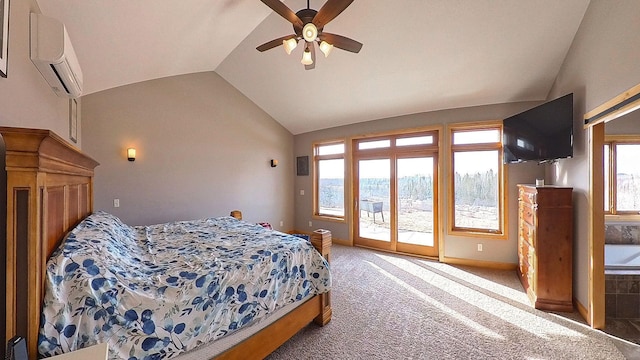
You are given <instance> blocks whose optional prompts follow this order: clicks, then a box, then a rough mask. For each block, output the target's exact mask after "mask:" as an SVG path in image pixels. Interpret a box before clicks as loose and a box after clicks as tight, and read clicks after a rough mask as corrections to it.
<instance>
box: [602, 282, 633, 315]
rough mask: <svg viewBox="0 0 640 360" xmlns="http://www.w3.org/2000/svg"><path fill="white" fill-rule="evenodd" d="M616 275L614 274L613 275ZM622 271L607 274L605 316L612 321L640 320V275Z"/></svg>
mask: <svg viewBox="0 0 640 360" xmlns="http://www.w3.org/2000/svg"><path fill="white" fill-rule="evenodd" d="M611 273H614V274H611ZM620 273H622V271H619V272H618V273H616V271H615V270H614V271H609V273H607V274H605V276H604V278H605V316H606V318H611V319H640V274H636V275H624V274H620Z"/></svg>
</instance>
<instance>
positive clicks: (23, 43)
mask: <svg viewBox="0 0 640 360" xmlns="http://www.w3.org/2000/svg"><path fill="white" fill-rule="evenodd" d="M31 12H36V13H39V12H40V10H39V9H38V5H37V4H36V2H35V1H32V0H21V1H20V0H18V1H11V3H10V9H9V13H10V16H9V56H8V69H7V73H8V76H7V78H6V79H5V78H0V126H16V127H28V128H38V129H49V130H53V131H54V132H55V133H56V134H58V135H60V136H61V137H63V138H64V139H68V138H69V100H68V99H66V98H60V97H57V96H56V95H55V94H54V92H53V90H51V88H50V87H49V85H48V84H47V82H46V81H45V80H44V78H43V77H42V75H40V73H39V72H38V70H37V69H36V67H35V65H33V63H32V62H31V60H30V58H29V13H31ZM71 40H72V41H73V39H71ZM81 65H82V64H81ZM78 132H79V137H80V134H81V129H80V128H79V129H78ZM76 145H78V146H79V145H80V139H79V141H78V144H76Z"/></svg>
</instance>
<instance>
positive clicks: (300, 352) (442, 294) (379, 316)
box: [268, 245, 625, 360]
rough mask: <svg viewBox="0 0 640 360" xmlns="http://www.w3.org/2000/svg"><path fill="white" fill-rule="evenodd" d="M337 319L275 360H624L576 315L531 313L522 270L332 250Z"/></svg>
mask: <svg viewBox="0 0 640 360" xmlns="http://www.w3.org/2000/svg"><path fill="white" fill-rule="evenodd" d="M331 268H332V274H333V290H332V295H331V298H332V307H333V317H332V320H331V322H330V323H329V324H327V325H326V326H324V327H320V326H317V325H315V324H311V325H309V326H307V327H306V328H304V329H303V330H301V331H300V332H299V333H298V334H297V335H296V336H294V337H293V338H292V339H291V340H289V341H288V342H287V343H285V344H284V345H282V346H281V347H280V348H279V349H278V350H276V351H275V352H274V353H273V354H271V355H270V356H269V357H268V359H270V360H278V359H530V360H537V359H554V360H558V359H625V356H624V355H623V354H622V353H621V352H620V351H619V350H618V348H617V347H616V345H615V344H614V341H615V340H612V338H610V337H609V336H608V335H607V334H605V333H603V332H600V331H598V330H593V329H591V328H589V327H588V326H586V325H584V323H581V322H580V321H579V320H572V318H573V319H577V316H576V314H575V313H574V314H562V315H558V314H553V313H548V312H543V311H539V310H536V309H534V308H533V307H532V306H531V305H530V303H529V300H528V298H527V296H526V294H525V293H524V291H523V289H522V286H521V285H520V283H519V280H518V278H517V275H516V273H515V271H502V270H490V269H479V268H473V267H463V266H451V265H447V264H442V263H439V262H435V261H429V260H424V259H419V258H414V257H408V256H401V255H395V254H389V253H384V252H377V251H373V250H368V249H362V248H357V247H346V246H339V245H335V246H333V248H332V258H331Z"/></svg>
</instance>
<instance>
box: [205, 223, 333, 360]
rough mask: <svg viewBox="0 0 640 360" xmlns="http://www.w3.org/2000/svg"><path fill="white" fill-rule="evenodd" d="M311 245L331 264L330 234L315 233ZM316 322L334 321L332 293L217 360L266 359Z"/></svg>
mask: <svg viewBox="0 0 640 360" xmlns="http://www.w3.org/2000/svg"><path fill="white" fill-rule="evenodd" d="M311 243H312V244H313V246H314V247H315V248H316V250H318V252H319V253H320V254H322V256H323V257H324V258H325V259H326V260H327V261H329V259H330V257H331V232H330V231H328V230H321V229H320V230H316V231H314V232H313V234H312V235H311ZM311 321H313V322H315V323H316V324H318V325H320V326H324V325H326V324H327V323H328V322H329V321H331V292H327V293H324V294H320V295H316V296H314V297H313V298H311V299H309V300H307V301H306V302H305V303H304V304H302V305H300V306H298V307H297V308H296V309H295V310H293V311H291V312H290V313H288V314H287V315H285V316H283V317H282V318H280V319H279V320H278V321H276V322H274V323H273V324H271V325H269V326H267V327H265V328H264V329H262V330H261V331H259V332H258V333H256V334H255V335H253V336H252V337H250V338H248V339H246V340H245V341H243V342H241V343H240V344H238V345H236V346H234V347H232V348H231V349H229V350H227V351H225V352H224V353H222V354H220V355H219V356H217V357H216V358H215V359H216V360H236V359H237V360H241V359H242V360H245V359H263V358H265V357H266V356H267V355H269V354H271V353H272V352H273V351H275V350H276V349H277V348H278V347H280V345H282V344H284V343H285V342H286V341H287V340H289V339H290V338H291V337H292V336H293V335H295V334H296V333H297V332H298V331H300V330H301V329H302V328H304V327H305V326H307V325H309V323H310V322H311Z"/></svg>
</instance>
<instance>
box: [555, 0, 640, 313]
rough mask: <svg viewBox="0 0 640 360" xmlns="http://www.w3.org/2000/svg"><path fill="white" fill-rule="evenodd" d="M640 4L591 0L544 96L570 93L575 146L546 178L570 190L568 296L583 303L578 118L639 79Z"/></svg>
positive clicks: (584, 227)
mask: <svg viewBox="0 0 640 360" xmlns="http://www.w3.org/2000/svg"><path fill="white" fill-rule="evenodd" d="M639 19H640V3H639V2H638V1H636V0H619V1H609V0H592V1H591V3H590V5H589V8H588V9H587V12H586V14H585V17H584V19H583V20H582V24H581V25H580V28H579V30H578V33H577V34H576V37H575V39H574V42H573V44H572V46H571V48H570V50H569V52H568V54H567V57H566V60H565V62H564V64H563V66H562V69H561V71H560V73H559V75H558V77H557V79H556V83H555V85H554V87H553V90H552V92H551V93H550V98H555V97H557V96H559V95H562V94H565V93H568V92H573V93H574V101H575V105H574V119H575V120H574V121H575V126H574V129H575V130H576V132H575V139H574V142H575V148H574V155H575V157H574V158H573V159H569V160H564V161H560V162H558V163H557V165H556V166H554V167H553V168H551V169H550V170H551V175H550V176H551V177H553V178H554V180H555V182H557V183H558V184H561V185H567V186H572V187H573V188H574V208H575V210H574V214H575V232H574V233H575V238H574V245H575V246H574V259H575V261H574V297H576V298H577V299H578V300H579V301H580V302H581V303H582V304H583V305H584V306H587V304H588V282H589V262H588V261H589V256H590V251H589V247H588V219H589V213H590V209H589V204H588V201H587V199H588V193H589V174H588V172H589V163H588V153H587V145H588V139H587V132H586V131H585V130H583V127H582V124H583V122H582V120H583V119H582V117H583V115H584V113H585V112H587V111H590V110H592V109H593V108H595V107H597V106H598V105H600V104H602V103H604V102H606V101H607V100H609V99H611V98H613V97H614V96H616V95H618V94H620V93H622V92H623V91H625V90H627V89H629V88H631V87H632V86H634V85H637V84H638V83H640V66H638V59H640V36H638V34H640V21H639Z"/></svg>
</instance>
